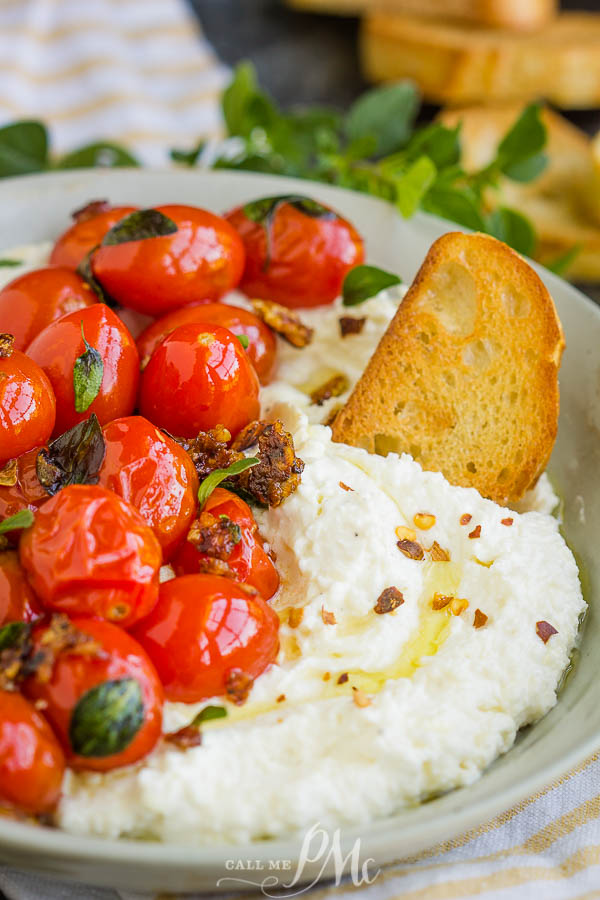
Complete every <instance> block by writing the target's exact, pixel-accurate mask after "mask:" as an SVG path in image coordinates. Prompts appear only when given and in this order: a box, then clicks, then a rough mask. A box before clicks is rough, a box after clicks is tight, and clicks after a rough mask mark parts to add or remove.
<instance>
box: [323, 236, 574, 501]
mask: <svg viewBox="0 0 600 900" xmlns="http://www.w3.org/2000/svg"><path fill="white" fill-rule="evenodd" d="M563 348H564V339H563V334H562V329H561V326H560V322H559V320H558V317H557V315H556V311H555V309H554V304H553V302H552V298H551V297H550V295H549V293H548V291H547V290H546V288H545V287H544V285H543V283H542V282H541V280H540V278H539V277H538V276H537V274H536V273H535V272H534V271H533V269H532V268H531V266H529V265H528V264H527V263H526V262H525V261H524V260H523V259H522V258H521V257H520V256H519V255H518V254H517V253H515V252H514V251H513V250H511V249H510V248H509V247H507V246H506V244H503V243H501V242H500V241H497V240H496V239H495V238H492V237H489V236H488V235H483V234H472V235H466V234H461V233H460V232H451V233H449V234H445V235H444V236H443V237H441V238H439V239H438V240H437V241H436V242H435V243H434V244H433V245H432V247H431V249H430V251H429V253H428V254H427V256H426V258H425V261H424V262H423V265H422V266H421V268H420V270H419V272H418V274H417V277H416V278H415V280H414V282H413V284H412V285H411V288H410V290H409V291H408V293H407V294H406V297H405V298H404V300H403V301H402V303H401V304H400V306H399V308H398V312H397V313H396V315H395V316H394V318H393V319H392V321H391V323H390V325H389V327H388V329H387V331H386V333H385V334H384V336H383V337H382V339H381V341H380V343H379V346H378V347H377V349H376V351H375V353H374V355H373V356H372V358H371V360H370V362H369V364H368V366H367V368H366V370H365V372H364V374H363V375H362V377H361V378H360V380H359V382H358V383H357V385H356V387H355V388H354V391H353V392H352V394H351V395H350V397H349V399H348V401H347V403H346V405H345V406H344V407H343V409H342V410H340V412H339V413H338V415H337V417H336V419H335V421H334V424H333V439H334V440H335V441H340V442H343V443H347V444H353V445H354V446H357V447H363V448H365V449H367V450H369V451H370V452H375V453H380V454H382V455H386V454H387V453H389V452H392V451H393V452H397V453H402V452H406V453H410V454H411V455H412V456H413V457H414V458H415V459H416V460H418V462H420V463H421V465H422V466H423V468H424V469H428V470H430V471H439V472H442V473H443V474H444V475H445V476H446V478H447V479H448V480H449V481H450V482H451V483H452V484H458V485H464V486H470V487H475V488H477V490H478V491H479V492H480V493H481V494H482V495H483V496H484V497H490V498H491V499H492V500H495V501H497V502H498V503H503V504H505V503H511V502H513V501H516V500H518V499H519V498H520V497H522V496H523V494H524V493H525V491H526V490H527V489H528V488H530V487H532V486H533V485H534V484H535V482H536V480H537V478H538V477H539V475H540V474H541V472H542V471H543V470H544V468H545V466H546V463H547V462H548V458H549V456H550V453H551V450H552V446H553V444H554V439H555V437H556V429H557V419H558V406H559V401H558V380H557V373H558V367H559V364H560V358H561V354H562V351H563Z"/></svg>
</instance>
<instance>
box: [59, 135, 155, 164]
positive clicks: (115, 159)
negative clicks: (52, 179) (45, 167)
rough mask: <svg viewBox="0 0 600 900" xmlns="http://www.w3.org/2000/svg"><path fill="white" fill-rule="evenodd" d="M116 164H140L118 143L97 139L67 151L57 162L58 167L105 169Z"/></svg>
mask: <svg viewBox="0 0 600 900" xmlns="http://www.w3.org/2000/svg"><path fill="white" fill-rule="evenodd" d="M115 166H124V167H125V166H126V167H129V166H139V162H138V160H137V159H136V158H135V156H132V155H131V153H130V152H129V151H128V150H126V149H125V148H124V147H121V146H119V145H118V144H113V143H111V142H110V141H96V142H95V143H93V144H86V146H85V147H81V148H80V149H79V150H73V152H72V153H67V154H66V156H63V157H62V158H61V159H60V160H59V161H58V162H57V163H56V168H57V169H88V168H94V167H99V168H103V169H108V168H114V167H115Z"/></svg>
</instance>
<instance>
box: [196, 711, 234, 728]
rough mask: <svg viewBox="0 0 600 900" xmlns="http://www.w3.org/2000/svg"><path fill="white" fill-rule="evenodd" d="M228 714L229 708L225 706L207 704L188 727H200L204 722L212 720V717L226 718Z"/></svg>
mask: <svg viewBox="0 0 600 900" xmlns="http://www.w3.org/2000/svg"><path fill="white" fill-rule="evenodd" d="M226 716H227V710H226V709H225V707H224V706H205V707H204V709H201V710H200V712H199V713H198V715H197V716H196V717H195V718H194V719H193V720H192V721H191V722H190V724H189V726H188V728H199V727H200V726H201V725H202V723H203V722H210V720H211V719H224V718H225V717H226Z"/></svg>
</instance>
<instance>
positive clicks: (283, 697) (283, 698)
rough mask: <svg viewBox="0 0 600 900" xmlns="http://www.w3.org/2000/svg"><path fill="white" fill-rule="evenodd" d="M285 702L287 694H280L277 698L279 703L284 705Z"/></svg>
mask: <svg viewBox="0 0 600 900" xmlns="http://www.w3.org/2000/svg"><path fill="white" fill-rule="evenodd" d="M284 701H285V694H280V695H279V697H278V698H277V702H278V703H283V702H284Z"/></svg>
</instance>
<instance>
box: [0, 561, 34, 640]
mask: <svg viewBox="0 0 600 900" xmlns="http://www.w3.org/2000/svg"><path fill="white" fill-rule="evenodd" d="M41 615H42V607H41V606H40V604H39V603H38V601H37V599H36V596H35V594H34V593H33V591H32V589H31V585H30V584H29V582H28V580H27V575H26V574H25V572H24V570H23V567H22V566H21V563H20V562H19V555H18V553H17V552H16V551H15V550H3V551H2V552H0V626H2V625H6V624H7V622H33V620H34V619H37V618H39V617H40V616H41Z"/></svg>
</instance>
